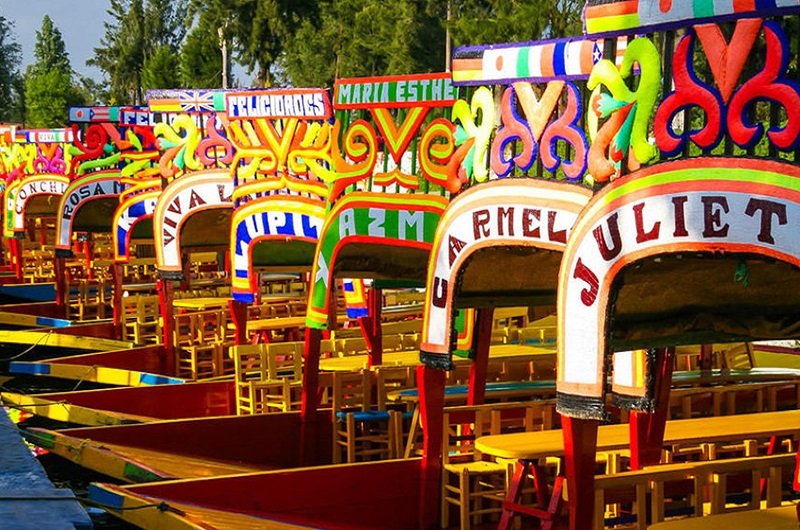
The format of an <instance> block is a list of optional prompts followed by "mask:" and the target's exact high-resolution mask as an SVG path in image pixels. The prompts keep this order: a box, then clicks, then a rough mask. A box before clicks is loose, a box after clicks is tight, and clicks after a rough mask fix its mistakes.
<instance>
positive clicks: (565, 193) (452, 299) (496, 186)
mask: <svg viewBox="0 0 800 530" xmlns="http://www.w3.org/2000/svg"><path fill="white" fill-rule="evenodd" d="M590 198H591V190H589V189H587V188H584V187H581V186H578V185H575V184H569V183H565V182H553V181H545V180H533V179H505V180H499V181H494V182H491V183H487V184H482V185H478V186H475V187H473V188H470V189H469V190H467V191H466V192H464V193H463V194H461V195H459V196H458V197H456V198H455V199H454V200H453V201H452V202H451V203H450V205H449V206H448V208H447V210H446V211H445V213H444V215H443V216H442V220H441V222H440V223H439V226H438V227H437V230H436V237H435V239H434V242H433V248H432V251H431V255H432V259H431V260H430V264H429V266H428V275H427V289H426V295H425V325H424V327H423V330H422V344H421V348H420V349H421V351H422V360H423V362H424V363H426V364H428V365H430V366H434V367H438V368H444V369H450V368H451V366H452V362H451V359H450V354H451V352H452V349H453V348H452V344H451V342H452V341H451V330H452V329H453V320H454V317H453V315H454V313H455V311H456V299H457V298H459V297H460V295H462V294H464V295H466V296H469V295H471V296H473V297H475V296H481V294H484V295H490V294H491V293H494V294H498V293H500V292H504V293H510V292H514V294H513V295H512V296H516V297H521V298H525V299H526V300H528V301H529V300H530V298H531V297H535V296H542V293H543V292H546V291H549V292H550V297H552V298H553V302H554V301H555V287H556V284H557V275H558V266H559V264H560V260H561V252H563V250H564V247H565V246H566V241H567V236H568V233H569V230H570V229H571V227H572V225H573V224H574V223H575V220H576V219H577V217H578V214H579V212H580V211H581V209H582V208H583V207H584V206H585V205H586V203H587V202H588V201H589V199H590ZM509 247H513V248H514V249H515V251H514V252H511V253H507V252H504V250H507V249H508V248H509ZM492 248H494V249H496V250H497V251H498V252H499V254H498V255H497V256H494V257H493V256H489V257H488V258H487V259H490V260H491V263H489V262H484V261H483V260H481V259H479V260H478V262H476V263H473V262H474V259H475V258H477V257H478V255H479V253H480V251H482V250H487V249H492ZM520 249H527V250H530V251H531V252H534V253H535V252H536V251H537V250H551V251H553V250H554V251H557V252H556V253H549V252H545V253H536V255H535V256H533V255H531V254H528V253H526V254H524V255H520V253H519V250H520ZM472 265H476V266H477V269H480V270H481V271H485V273H486V274H480V275H478V271H477V269H475V268H473V269H470V270H472V271H473V272H472V273H471V276H470V277H469V280H467V277H466V276H465V272H466V271H467V269H468V268H469V267H471V266H472ZM498 267H499V268H501V269H503V270H504V273H503V274H498V272H499V270H498ZM531 267H533V269H531ZM548 270H549V271H550V274H548ZM534 271H535V272H534ZM465 281H466V282H467V284H468V285H466V284H465ZM512 284H513V285H514V287H513V288H510V287H509V286H510V285H512ZM528 305H530V304H528Z"/></svg>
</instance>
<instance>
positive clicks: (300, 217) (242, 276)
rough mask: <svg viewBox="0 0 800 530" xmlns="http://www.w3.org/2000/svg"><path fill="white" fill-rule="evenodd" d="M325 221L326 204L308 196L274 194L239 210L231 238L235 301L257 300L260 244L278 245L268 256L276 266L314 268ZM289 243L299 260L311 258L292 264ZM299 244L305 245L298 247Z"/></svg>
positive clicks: (250, 301) (235, 214) (232, 283)
mask: <svg viewBox="0 0 800 530" xmlns="http://www.w3.org/2000/svg"><path fill="white" fill-rule="evenodd" d="M324 222H325V205H324V203H323V202H322V201H319V200H315V199H310V198H307V197H299V196H292V195H270V196H267V197H262V198H260V199H256V200H253V201H250V202H248V203H246V204H245V205H244V206H241V207H239V208H237V209H236V211H235V212H234V214H233V218H232V220H231V237H230V241H231V259H232V265H233V278H232V279H231V286H232V289H231V290H232V294H233V298H234V300H236V301H238V302H245V303H252V302H253V301H254V299H255V296H254V293H255V291H256V286H255V285H254V281H255V275H254V273H253V251H254V248H255V247H256V245H257V244H258V243H261V242H265V241H271V242H274V243H275V251H274V252H271V253H270V254H272V256H268V259H269V258H271V260H274V262H273V263H272V264H274V265H278V264H280V265H283V266H288V265H295V266H298V267H301V266H305V267H310V265H311V263H312V261H313V254H314V249H315V248H316V245H317V240H318V239H319V233H320V231H321V229H322V225H323V223H324ZM289 244H294V247H295V252H294V253H292V254H296V255H297V256H296V258H298V259H302V258H304V257H305V256H308V257H307V258H306V259H302V261H303V262H302V263H301V262H295V263H290V261H292V256H286V255H285V254H287V252H286V247H287V245H289ZM298 244H299V245H302V246H301V247H300V248H298ZM281 249H283V250H284V251H283V252H282V251H281ZM303 250H305V252H303ZM287 260H288V261H287Z"/></svg>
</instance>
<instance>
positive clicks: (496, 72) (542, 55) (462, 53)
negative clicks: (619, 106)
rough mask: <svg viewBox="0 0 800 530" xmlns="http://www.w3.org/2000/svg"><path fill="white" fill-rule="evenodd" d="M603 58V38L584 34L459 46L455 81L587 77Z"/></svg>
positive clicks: (453, 67)
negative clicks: (497, 43) (526, 41)
mask: <svg viewBox="0 0 800 530" xmlns="http://www.w3.org/2000/svg"><path fill="white" fill-rule="evenodd" d="M602 58H603V41H602V40H596V39H584V38H582V37H575V38H570V39H558V40H552V41H541V42H535V43H534V42H528V43H521V44H509V45H505V44H504V45H496V46H469V47H464V48H457V49H456V51H455V52H454V53H453V64H452V75H453V84H455V85H479V84H486V83H502V82H507V83H510V82H514V81H522V80H526V81H540V82H546V81H552V80H557V79H561V80H578V79H588V77H589V74H591V72H592V68H593V67H594V65H595V63H597V61H599V60H600V59H602Z"/></svg>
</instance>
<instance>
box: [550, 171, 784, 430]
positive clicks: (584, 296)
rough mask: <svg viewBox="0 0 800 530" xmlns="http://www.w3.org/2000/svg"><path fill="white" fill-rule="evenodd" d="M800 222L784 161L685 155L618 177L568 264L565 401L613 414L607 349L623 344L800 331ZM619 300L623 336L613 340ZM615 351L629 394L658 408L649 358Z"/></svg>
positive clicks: (584, 223) (575, 242)
mask: <svg viewBox="0 0 800 530" xmlns="http://www.w3.org/2000/svg"><path fill="white" fill-rule="evenodd" d="M798 223H800V171H798V169H797V167H795V166H793V165H789V164H785V163H782V162H777V161H769V160H755V159H745V158H735V159H731V158H706V159H703V158H698V159H689V160H679V161H673V162H666V163H662V164H659V165H656V166H652V167H649V168H646V169H642V170H640V171H638V172H634V173H632V174H630V175H629V176H627V177H624V178H621V179H618V180H616V181H614V182H612V183H611V184H610V185H609V186H608V187H606V188H605V189H604V190H603V191H602V192H601V193H600V194H598V195H597V196H595V197H594V199H593V200H592V201H591V203H590V204H589V205H588V206H587V207H586V209H585V210H584V211H583V213H582V214H581V216H580V218H579V219H578V221H577V223H576V225H575V227H574V229H573V232H572V235H571V236H570V239H569V241H568V244H567V250H566V252H565V255H564V258H563V261H562V265H561V272H560V276H559V291H558V293H559V294H558V297H559V298H558V314H559V319H560V324H561V325H559V331H558V348H559V356H558V359H559V361H558V362H559V364H558V370H557V373H558V382H557V388H558V408H559V411H560V412H562V413H565V414H568V415H576V416H578V417H582V418H592V419H601V418H602V417H603V416H604V413H603V407H604V398H605V396H604V389H605V377H606V371H605V357H606V355H607V352H610V351H612V350H618V351H619V350H623V351H624V350H625V349H628V348H630V349H632V348H634V347H651V346H652V345H654V344H658V343H659V342H660V343H664V344H672V343H674V341H675V340H676V337H680V338H681V340H683V341H684V342H686V343H697V342H715V341H718V342H721V341H724V340H736V339H739V340H742V339H743V338H747V339H749V340H753V339H758V338H775V337H780V336H782V335H785V336H790V335H791V332H792V323H793V322H796V320H797V318H798V315H797V314H794V312H792V311H791V303H790V302H791V301H790V300H786V303H782V300H784V299H786V297H787V296H789V297H790V295H787V294H786V292H787V289H788V290H791V288H790V286H789V285H787V283H786V282H787V281H789V280H790V278H796V275H794V274H791V272H790V269H791V268H792V267H797V266H800V234H798V233H797V230H795V228H794V227H796V226H797V224H798ZM726 259H728V260H731V262H730V263H727V262H726V261H724V260H726ZM662 261H663V262H664V264H663V265H662V264H661V263H662ZM786 264H788V265H789V266H787V265H786ZM781 267H784V268H785V269H786V270H783V269H781ZM781 271H782V272H781ZM648 274H649V275H652V277H653V278H655V279H654V281H653V282H652V284H650V286H651V287H652V289H648V285H649V284H648V283H647V279H648V278H647V275H648ZM623 278H624V281H623ZM655 287H658V289H655ZM623 289H628V291H627V292H626V291H623ZM634 298H635V301H634V300H633V299H634ZM612 302H613V304H614V306H613V307H612ZM687 307H688V308H689V309H686V308H687ZM612 311H613V312H614V320H615V322H614V324H613V331H615V336H614V340H615V342H616V344H611V343H610V342H609V337H610V336H611V332H612V329H610V326H611V325H610V324H609V316H610V313H611V312H612ZM681 311H683V312H684V314H682V313H681ZM648 314H649V318H648ZM563 315H569V318H563ZM779 315H783V316H782V317H781V318H776V317H778V316H779ZM631 316H633V317H635V318H630V317H631ZM682 316H684V317H685V320H681V317H682ZM645 318H648V320H644V321H642V320H643V319H645ZM637 326H639V327H641V330H642V333H641V334H640V335H638V336H640V337H641V338H640V339H639V340H640V341H642V342H641V344H639V343H637ZM625 328H629V329H625ZM644 331H646V333H645V332H644ZM626 333H627V334H626ZM698 339H700V340H698ZM645 341H646V342H645ZM618 357H619V358H618ZM615 362H616V366H615V376H614V378H615V385H614V387H613V389H612V390H613V392H614V397H615V399H616V401H617V403H618V404H619V405H620V406H626V407H627V408H642V409H644V410H648V409H651V408H652V403H651V398H652V396H650V395H649V394H648V389H647V388H646V387H645V385H644V383H645V382H646V380H647V379H648V374H647V366H646V363H645V364H643V363H642V361H641V360H638V361H637V360H636V359H633V360H632V359H631V357H630V354H623V355H619V356H617V355H615ZM637 366H638V368H637ZM617 372H619V374H618V373H617ZM621 375H622V377H620V376H621ZM637 378H638V379H637Z"/></svg>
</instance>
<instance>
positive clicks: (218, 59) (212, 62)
mask: <svg viewBox="0 0 800 530" xmlns="http://www.w3.org/2000/svg"><path fill="white" fill-rule="evenodd" d="M217 23H218V21H216V20H214V18H213V17H212V16H211V14H210V13H208V12H207V11H203V12H201V13H200V14H199V17H198V20H197V21H196V23H195V24H194V26H193V27H192V29H191V30H190V31H189V33H188V34H187V35H186V39H185V41H184V43H183V47H182V48H181V55H180V74H181V80H182V81H183V84H184V86H186V87H189V88H211V87H219V86H222V70H223V67H222V46H221V39H223V38H225V35H224V27H223V26H218V25H217ZM227 49H230V42H228V47H227ZM228 59H230V53H228ZM231 85H232V77H231V74H230V68H229V69H228V79H227V86H231Z"/></svg>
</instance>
